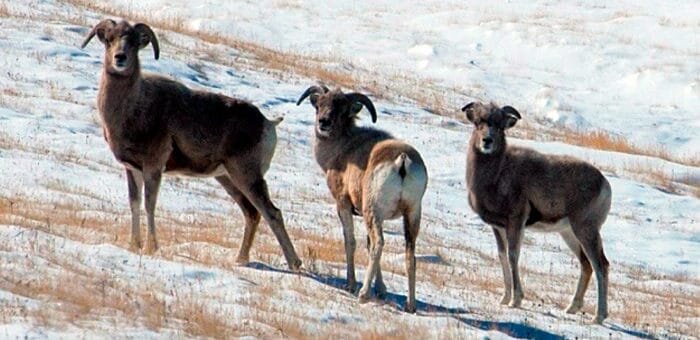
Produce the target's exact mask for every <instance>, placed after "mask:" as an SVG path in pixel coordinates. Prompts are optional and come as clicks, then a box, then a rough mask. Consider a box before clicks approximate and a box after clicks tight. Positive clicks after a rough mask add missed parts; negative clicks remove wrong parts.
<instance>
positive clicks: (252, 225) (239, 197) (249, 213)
mask: <svg viewBox="0 0 700 340" xmlns="http://www.w3.org/2000/svg"><path fill="white" fill-rule="evenodd" d="M216 181H217V182H219V184H221V186H223V187H224V189H226V192H227V193H228V194H229V196H231V198H232V199H233V200H234V201H235V202H236V204H238V207H239V208H241V211H242V212H243V216H244V217H245V231H244V232H243V241H242V242H241V247H240V248H239V249H238V255H237V256H236V263H237V264H239V265H243V266H244V265H247V264H248V262H249V260H250V248H251V246H252V245H253V240H254V239H255V233H256V232H257V230H258V224H259V223H260V213H259V212H258V210H257V209H255V207H254V206H253V204H252V203H250V201H249V200H248V199H247V198H245V196H244V195H243V193H241V191H240V190H238V189H237V188H236V186H235V185H233V182H231V179H229V177H228V176H218V177H216Z"/></svg>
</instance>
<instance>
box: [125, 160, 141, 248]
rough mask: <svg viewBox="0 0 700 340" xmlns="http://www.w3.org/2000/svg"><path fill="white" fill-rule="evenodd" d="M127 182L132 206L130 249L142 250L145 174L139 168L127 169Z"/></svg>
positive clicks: (130, 205)
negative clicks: (142, 207) (142, 193)
mask: <svg viewBox="0 0 700 340" xmlns="http://www.w3.org/2000/svg"><path fill="white" fill-rule="evenodd" d="M126 182H127V185H128V188H129V207H130V208H131V241H130V242H129V250H131V251H132V252H134V253H137V252H140V251H141V192H142V191H143V175H142V174H141V172H140V171H138V170H130V169H126Z"/></svg>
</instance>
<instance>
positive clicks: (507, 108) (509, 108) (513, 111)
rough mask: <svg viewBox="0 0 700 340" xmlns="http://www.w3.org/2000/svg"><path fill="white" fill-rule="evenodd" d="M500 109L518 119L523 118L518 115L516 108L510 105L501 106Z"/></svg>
mask: <svg viewBox="0 0 700 340" xmlns="http://www.w3.org/2000/svg"><path fill="white" fill-rule="evenodd" d="M501 110H502V111H503V112H505V113H506V114H509V115H513V116H515V117H517V118H518V119H522V118H523V117H522V116H520V112H518V110H516V109H515V108H513V107H512V106H504V107H503V108H501Z"/></svg>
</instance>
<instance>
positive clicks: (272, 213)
mask: <svg viewBox="0 0 700 340" xmlns="http://www.w3.org/2000/svg"><path fill="white" fill-rule="evenodd" d="M94 36H97V37H98V38H99V40H100V42H102V43H103V44H104V47H105V53H104V66H103V70H102V76H101V81H100V87H99V92H98V96H97V107H98V110H99V112H100V117H101V119H102V127H103V131H104V135H105V139H106V141H107V143H108V144H109V147H110V149H111V150H112V152H113V153H114V156H115V158H116V159H117V160H118V161H119V162H121V163H122V164H123V165H124V166H125V168H126V177H127V182H128V189H129V190H128V191H129V202H130V207H131V213H132V223H131V242H130V248H131V249H132V250H133V251H139V250H140V248H141V234H140V226H139V225H140V211H141V210H140V209H141V194H142V191H144V196H145V201H146V202H145V203H146V204H145V205H146V214H147V218H148V238H147V245H146V249H145V251H146V253H153V252H154V251H156V250H157V247H158V246H157V241H156V233H155V218H154V210H155V206H156V199H157V196H158V189H159V186H160V182H161V176H162V174H163V172H165V173H176V174H182V175H186V176H197V177H214V178H215V179H216V180H217V181H218V182H219V183H220V184H221V185H222V186H223V187H224V188H225V190H226V192H227V193H228V194H229V195H230V196H231V198H232V199H233V200H234V201H235V202H236V203H237V204H238V205H239V206H240V208H241V210H242V211H243V214H244V216H245V220H246V223H245V232H244V237H243V241H242V243H241V247H240V249H239V252H238V256H237V258H236V261H237V262H238V263H240V264H245V263H247V262H248V260H249V252H250V247H251V244H252V242H253V238H254V236H255V232H256V230H257V227H258V223H259V221H260V215H261V214H262V217H263V218H265V220H266V221H267V222H268V224H269V225H270V228H271V229H272V231H273V233H274V234H275V236H276V238H277V240H278V242H279V243H280V245H281V247H282V251H283V252H284V256H285V258H286V260H287V264H288V265H289V267H290V268H292V269H298V268H299V267H300V266H301V261H300V260H299V258H298V256H297V254H296V252H295V250H294V246H293V245H292V242H291V240H290V239H289V236H288V235H287V232H286V229H285V226H284V221H283V218H282V213H281V212H280V210H279V209H277V208H276V207H275V206H274V205H273V203H272V201H271V200H270V197H269V193H268V189H267V184H266V182H265V179H264V177H263V176H264V174H265V172H266V171H267V170H268V168H269V166H270V160H271V159H272V156H273V154H274V151H275V146H276V143H277V135H276V132H275V126H276V125H277V124H278V123H279V121H280V120H277V121H270V120H268V119H266V118H265V117H264V116H263V115H262V113H261V112H260V110H258V108H257V107H255V106H253V105H252V104H250V103H248V102H245V101H242V100H239V99H234V98H230V97H226V96H223V95H219V94H214V93H209V92H203V91H193V90H190V89H189V88H187V87H185V86H184V85H182V84H181V83H179V82H176V81H174V80H171V79H168V78H165V77H161V76H157V75H142V74H141V67H140V64H139V57H138V52H139V50H140V49H142V48H144V47H146V46H148V45H149V44H151V45H152V46H153V52H154V56H155V58H156V59H158V56H159V46H158V39H157V38H156V35H155V33H154V32H153V31H152V30H151V28H150V27H149V26H148V25H145V24H142V23H139V24H135V25H133V26H131V25H130V24H129V23H128V22H126V21H121V22H120V23H116V22H115V21H113V20H110V19H106V20H103V21H101V22H100V23H98V24H97V25H96V26H95V27H94V28H93V29H92V30H91V31H90V33H89V34H88V36H87V37H86V38H85V41H84V42H83V44H82V47H83V48H84V47H85V46H86V45H87V44H88V42H90V40H91V39H92V38H93V37H94ZM144 186H145V190H143V189H144Z"/></svg>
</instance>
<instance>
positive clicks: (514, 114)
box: [501, 106, 522, 129]
mask: <svg viewBox="0 0 700 340" xmlns="http://www.w3.org/2000/svg"><path fill="white" fill-rule="evenodd" d="M501 112H503V114H505V118H506V120H505V128H506V129H509V128H512V127H513V126H514V125H515V123H517V122H518V120H519V119H521V118H522V117H521V116H520V113H519V112H518V110H516V109H514V108H513V107H512V106H504V107H502V108H501Z"/></svg>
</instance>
